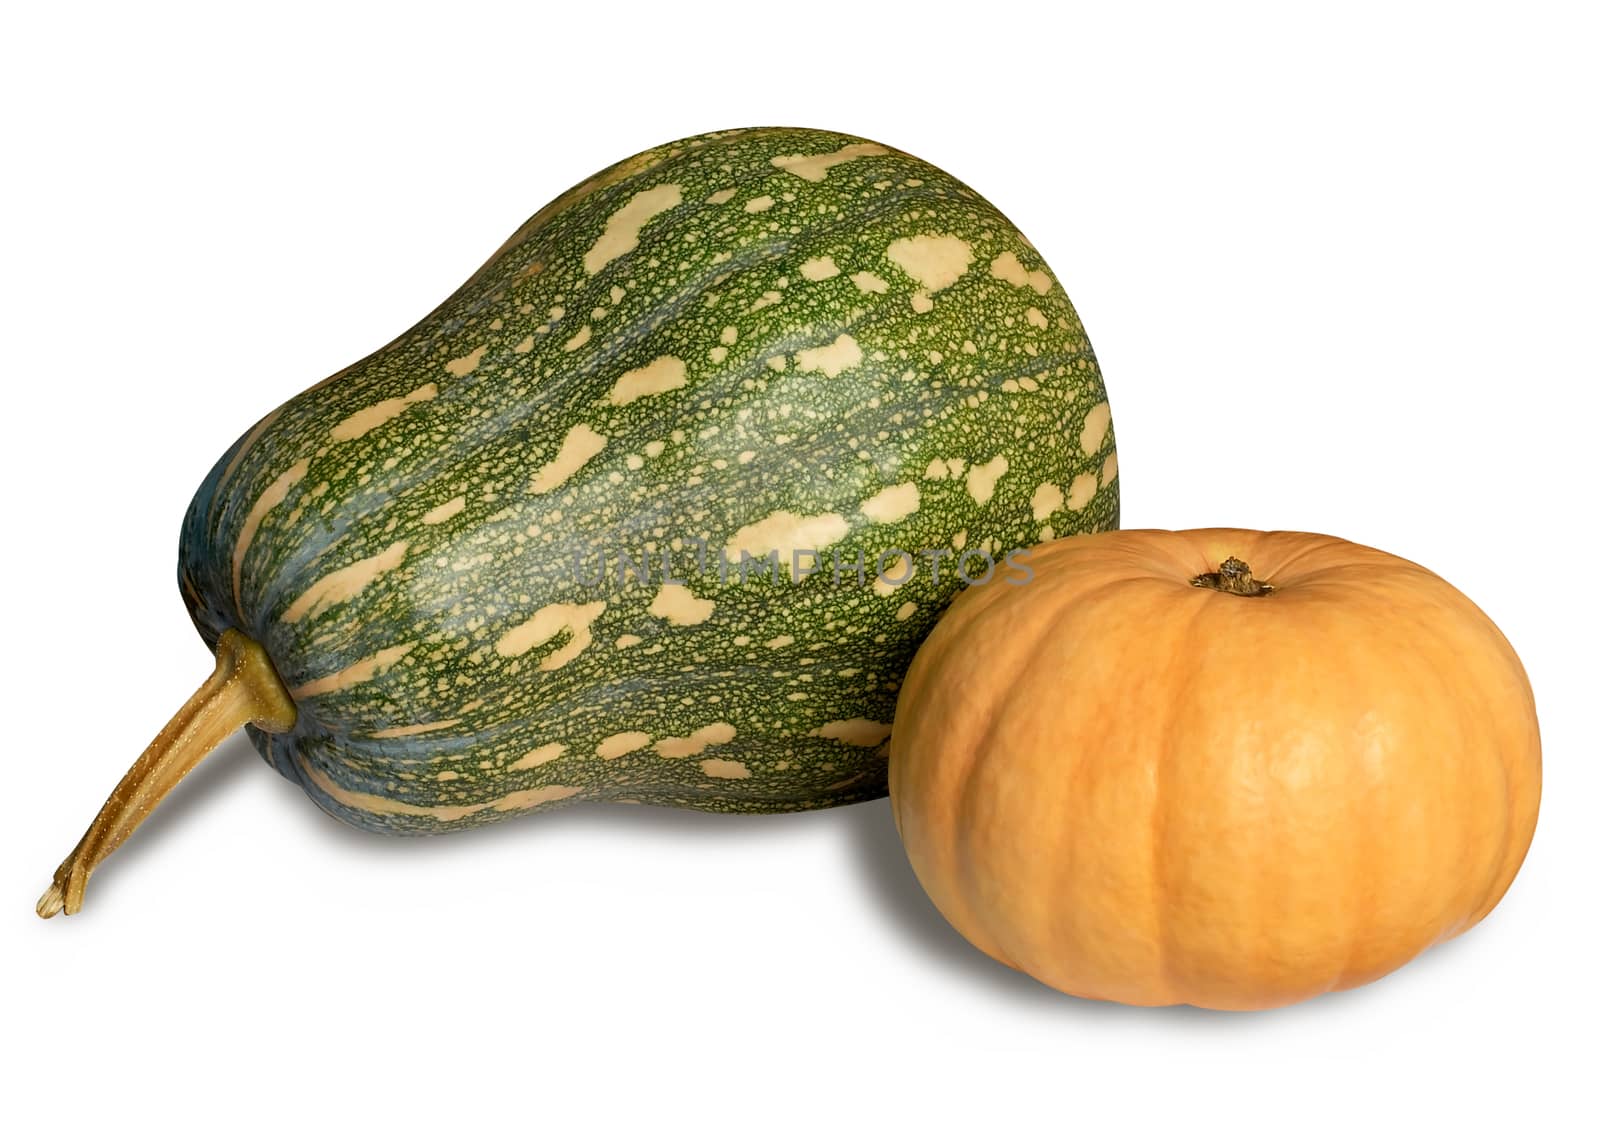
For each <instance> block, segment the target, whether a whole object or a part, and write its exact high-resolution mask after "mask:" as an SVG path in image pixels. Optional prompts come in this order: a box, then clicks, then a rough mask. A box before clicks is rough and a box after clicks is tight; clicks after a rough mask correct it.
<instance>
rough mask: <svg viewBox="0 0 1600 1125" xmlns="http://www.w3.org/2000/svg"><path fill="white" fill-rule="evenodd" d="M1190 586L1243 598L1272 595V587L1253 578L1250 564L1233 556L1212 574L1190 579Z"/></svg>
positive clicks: (1198, 575)
mask: <svg viewBox="0 0 1600 1125" xmlns="http://www.w3.org/2000/svg"><path fill="white" fill-rule="evenodd" d="M1189 585H1191V586H1199V587H1201V588H1202V589H1206V590H1221V591H1222V592H1223V593H1224V594H1236V595H1237V596H1239V597H1241V598H1260V597H1264V596H1266V595H1267V594H1270V593H1272V587H1271V586H1269V585H1267V584H1266V583H1265V582H1257V581H1256V580H1255V578H1254V577H1252V575H1251V574H1250V564H1248V563H1246V562H1245V561H1244V560H1242V559H1236V558H1234V557H1233V556H1232V555H1229V556H1228V557H1227V558H1226V559H1224V560H1223V562H1222V565H1221V566H1219V567H1217V569H1216V570H1214V571H1212V572H1211V573H1209V574H1197V575H1195V576H1194V577H1193V578H1191V579H1189Z"/></svg>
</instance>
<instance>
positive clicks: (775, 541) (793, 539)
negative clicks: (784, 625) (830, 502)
mask: <svg viewBox="0 0 1600 1125" xmlns="http://www.w3.org/2000/svg"><path fill="white" fill-rule="evenodd" d="M849 533H850V524H849V521H847V520H846V519H845V518H844V517H843V516H841V515H838V514H836V513H833V512H825V513H822V514H821V515H814V516H808V515H802V514H800V513H799V512H773V513H772V514H771V515H769V516H766V517H765V518H763V519H759V520H757V521H756V522H754V523H749V524H745V526H743V527H741V528H740V529H739V530H738V531H735V532H734V533H733V535H732V536H731V537H729V539H728V542H727V544H726V546H724V547H723V549H722V554H723V557H724V558H725V559H727V560H728V562H729V564H731V565H734V566H737V565H738V564H739V560H740V559H741V557H742V555H741V552H745V553H748V554H749V556H750V558H751V559H756V560H759V559H763V558H766V557H768V556H770V555H771V554H772V552H773V551H776V552H778V566H779V568H780V569H782V568H785V567H792V566H793V565H794V556H795V552H796V551H817V552H819V553H820V552H821V551H822V550H823V548H825V547H831V546H833V545H834V544H835V543H837V542H839V540H841V539H843V538H844V537H845V536H846V535H848V534H849Z"/></svg>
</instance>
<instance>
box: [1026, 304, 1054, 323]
mask: <svg viewBox="0 0 1600 1125" xmlns="http://www.w3.org/2000/svg"><path fill="white" fill-rule="evenodd" d="M1027 318H1028V323H1029V324H1031V325H1033V326H1034V327H1035V328H1049V327H1050V318H1049V317H1047V316H1045V315H1044V313H1042V312H1040V311H1039V310H1038V309H1036V308H1033V307H1031V306H1030V307H1029V308H1028V312H1027Z"/></svg>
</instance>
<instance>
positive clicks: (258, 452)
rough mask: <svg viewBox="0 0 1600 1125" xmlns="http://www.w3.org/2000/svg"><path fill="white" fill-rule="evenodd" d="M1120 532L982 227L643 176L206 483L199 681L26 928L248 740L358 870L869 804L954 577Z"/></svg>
mask: <svg viewBox="0 0 1600 1125" xmlns="http://www.w3.org/2000/svg"><path fill="white" fill-rule="evenodd" d="M1116 522H1117V485H1116V454H1115V452H1114V445H1113V440H1112V435H1111V429H1110V412H1109V408H1108V406H1107V404H1106V399H1105V392H1104V389H1103V388H1102V386H1101V382H1100V374H1099V370H1098V368H1097V366H1096V364H1095V359H1094V355H1093V353H1092V352H1091V351H1090V348H1089V342H1088V340H1087V339H1085V337H1084V334H1083V329H1082V327H1081V326H1080V324H1079V322H1078V318H1077V316H1076V314H1075V313H1074V311H1073V308H1072V305H1071V304H1070V303H1069V302H1068V300H1067V296H1066V294H1065V293H1063V292H1062V290H1061V287H1060V285H1059V284H1058V283H1057V282H1056V280H1055V279H1054V277H1053V276H1052V275H1051V273H1050V271H1049V270H1048V268H1047V267H1046V266H1045V264H1044V262H1043V261H1042V260H1041V259H1040V257H1039V255H1038V254H1037V253H1036V252H1035V251H1034V249H1033V248H1032V246H1031V245H1030V244H1029V243H1028V242H1027V241H1026V240H1025V239H1024V238H1023V237H1022V236H1021V235H1020V234H1019V233H1018V232H1017V230H1016V229H1015V228H1014V227H1013V226H1012V225H1011V224H1010V223H1009V222H1008V221H1007V220H1006V219H1005V217H1004V216H1002V215H1001V214H1000V213H999V212H998V211H996V210H995V209H994V208H993V207H992V206H990V205H989V204H988V203H986V202H985V201H984V200H983V199H982V198H980V197H979V196H978V195H977V194H976V193H975V192H973V191H972V190H971V189H970V188H968V187H966V186H965V185H963V184H962V183H960V182H959V181H957V180H955V179H954V178H952V177H951V176H949V175H947V174H945V173H943V172H941V171H940V170H939V169H937V168H934V167H932V166H930V165H928V164H926V163H924V162H922V161H920V160H917V159H915V158H913V157H911V156H908V155H906V154H905V153H902V152H898V151H896V150H894V149H891V148H889V147H887V146H884V145H880V144H875V143H872V142H869V141H865V140H862V139H860V138H857V137H851V136H845V135H841V134H836V133H826V132H818V131H813V130H805V129H745V130H737V131H733V132H727V133H716V134H708V135H705V136H699V137H694V138H690V139H687V140H683V141H678V142H676V143H673V144H669V145H664V146H662V147H660V148H655V149H651V150H649V151H647V152H643V153H640V154H639V155H637V156H635V157H632V158H631V159H628V160H625V161H623V162H621V163H619V164H617V165H614V166H613V167H611V168H608V169H606V170H605V171H603V172H601V173H599V174H598V175H596V176H594V177H592V178H590V179H588V180H586V181H584V182H583V183H582V184H580V185H579V186H577V187H575V188H573V189H572V190H570V191H568V192H567V193H566V194H564V195H562V196H561V197H560V198H558V199H556V200H555V201H554V202H553V203H551V204H550V205H549V206H547V207H545V208H544V209H543V210H542V211H540V212H539V213H538V214H537V215H535V216H534V217H533V218H532V219H530V220H529V221H528V222H527V223H526V224H525V225H524V226H523V227H522V228H521V229H520V230H519V231H517V233H516V234H515V235H514V236H513V237H512V238H511V240H510V241H509V242H507V243H506V244H505V246H503V247H502V248H501V249H500V250H499V252H497V253H496V254H495V255H494V257H493V258H491V259H490V261H489V262H488V263H487V264H486V265H484V266H483V268H482V269H480V270H479V271H478V272H477V273H476V274H475V275H474V276H473V277H472V278H471V279H470V280H468V281H467V283H466V284H465V285H463V286H462V287H461V288H460V289H459V290H458V291H457V292H456V293H455V294H454V295H452V296H451V297H450V298H449V299H448V300H447V301H446V302H445V303H444V304H443V305H441V306H440V307H439V308H438V309H437V310H436V311H434V312H433V313H432V314H431V315H429V316H428V317H427V318H425V319H424V320H423V321H421V322H420V323H419V324H417V325H416V326H415V327H413V328H411V329H410V330H409V331H407V332H406V333H404V334H403V335H402V336H400V337H399V338H398V339H396V340H395V341H394V342H393V343H391V344H389V345H388V346H387V347H384V348H382V349H381V350H379V351H377V352H375V353H373V354H372V355H371V356H369V357H367V358H366V359H364V360H362V361H360V362H359V363H356V364H354V365H353V366H351V367H350V368H348V369H346V370H344V371H342V372H340V373H338V374H337V375H335V376H333V377H332V378H330V379H328V380H326V381H324V382H322V383H320V384H318V385H317V386H315V387H313V388H311V389H310V390H308V391H306V392H304V393H303V394H300V395H298V396H296V397H295V398H293V399H291V400H290V401H289V402H288V403H286V404H285V405H284V406H283V407H282V408H281V409H278V410H275V411H273V412H272V413H271V414H269V415H268V416H267V417H266V418H264V419H262V420H261V421H260V422H259V423H258V424H257V425H256V426H255V427H254V428H253V429H251V430H250V431H249V432H248V433H247V434H245V435H244V436H243V437H242V438H240V439H239V440H238V441H237V442H235V443H234V445H233V447H232V448H231V449H229V450H228V451H227V452H226V453H225V454H224V456H223V457H222V458H221V460H219V461H218V462H217V465H216V467H215V468H214V469H213V470H212V471H211V473H210V475H209V476H207V477H206V479H205V481H204V483H203V484H202V485H201V487H200V490H199V492H198V494H197V495H196V496H195V498H194V502H193V504H192V506H191V507H190V509H189V512H188V516H187V518H186V519H185V521H184V526H183V534H182V543H181V554H180V560H179V580H180V583H181V587H182V591H183V595H184V598H185V601H186V602H187V604H188V607H189V611H190V613H191V614H192V616H193V618H194V621H195V624H196V625H197V626H198V628H199V631H200V633H201V635H202V636H203V637H204V639H205V640H206V642H207V643H208V644H210V645H212V646H214V647H216V648H217V649H218V672H217V674H216V676H214V677H213V679H212V680H210V681H208V682H207V686H206V687H205V688H202V690H201V693H200V694H199V695H198V696H197V697H196V700H195V701H193V702H192V703H191V705H190V707H188V708H186V709H185V711H184V712H181V713H180V714H179V716H177V718H175V719H174V725H173V726H172V727H169V729H168V730H167V731H164V732H163V734H162V736H161V737H160V738H158V739H157V742H156V744H155V745H154V746H152V748H151V750H150V751H149V753H148V754H147V756H146V758H145V759H141V761H140V763H139V765H138V766H136V767H135V769H134V771H133V772H132V773H130V775H129V777H128V779H127V780H125V782H124V785H123V786H122V787H120V788H119V790H118V792H117V793H116V794H114V795H113V798H112V800H111V802H110V803H108V806H107V809H106V810H105V811H104V812H103V813H102V815H101V818H100V820H98V821H97V822H96V825H95V827H94V828H93V829H91V831H90V833H89V835H87V836H86V837H85V838H84V841H83V843H82V844H80V845H79V848H78V850H77V851H76V852H74V853H73V856H72V857H71V858H69V860H68V861H67V862H66V863H65V864H63V865H62V867H61V870H60V871H59V872H58V874H57V878H56V881H55V884H54V885H53V886H52V888H51V890H50V891H49V892H48V893H47V894H46V896H45V899H44V900H43V901H42V902H41V904H40V905H41V910H42V911H43V912H45V913H50V912H53V911H54V910H56V909H58V908H59V907H61V906H62V905H65V907H66V909H67V910H68V911H72V910H75V909H77V906H78V903H79V902H80V901H81V898H82V894H83V887H84V883H85V881H86V880H87V877H88V872H89V870H90V869H91V868H92V867H93V866H94V864H95V863H97V862H98V861H99V860H100V859H101V858H103V857H104V855H105V854H106V853H107V852H108V851H109V850H110V849H111V848H112V847H115V846H116V844H117V843H119V842H120V841H121V839H122V838H123V837H125V836H126V834H127V833H128V832H129V831H131V830H132V827H133V826H134V825H135V824H137V822H138V818H139V817H140V816H141V815H143V813H144V812H145V811H147V810H148V808H149V807H151V805H153V804H154V802H155V801H156V800H159V799H160V796H161V794H162V793H164V792H165V791H166V790H167V789H169V788H170V787H171V785H172V784H175V783H176V781H177V780H178V778H179V777H181V776H182V773H183V771H184V770H185V769H187V768H188V766H189V765H190V764H192V762H193V761H194V760H195V759H196V758H197V757H198V756H199V755H200V754H202V753H204V752H205V750H206V749H208V748H209V746H210V745H213V744H214V743H215V742H216V741H217V740H218V739H220V738H221V737H222V736H223V735H224V734H226V733H227V731H228V730H231V729H234V728H236V727H237V726H239V725H240V724H242V723H246V722H248V723H250V724H251V726H250V734H251V737H252V738H253V739H254V741H255V743H256V746H257V747H258V748H259V750H260V752H261V753H262V754H263V755H264V756H265V757H266V758H267V760H268V761H269V762H271V763H272V764H273V765H274V766H276V767H277V769H278V770H280V771H281V772H282V773H283V774H284V775H285V776H287V777H288V778H290V779H291V780H293V781H294V782H296V783H297V784H299V785H301V786H303V787H304V788H305V790H306V792H307V793H309V794H310V795H311V797H312V799H314V800H315V801H316V802H317V803H318V804H319V805H321V806H322V807H323V808H324V809H326V810H327V811H328V812H330V813H332V814H333V815H335V816H337V817H339V818H341V819H343V820H346V821H349V822H351V823H353V824H356V825H359V826H361V827H363V828H368V829H374V830H378V831H383V832H402V833H423V832H438V831H443V830H447V829H457V828H466V827H470V826H472V825H477V824H482V823H485V822H487V821H491V820H496V819H499V818H503V817H506V816H510V815H513V814H517V813H521V812H524V811H526V810H529V809H535V808H547V807H551V806H555V805H559V804H562V803H565V802H571V801H586V800H601V801H604V800H628V801H640V802H649V803H656V804H668V805H680V806H687V807H691V808H697V809H709V810H718V811H730V812H776V811H784V810H793V809H809V808H817V807H821V806H825V805H833V804H839V803H842V802H848V801H859V800H864V799H867V798H872V797H877V796H881V795H882V794H883V792H884V788H885V780H886V779H885V775H886V764H885V760H884V753H885V749H884V746H883V743H884V741H885V739H886V737H887V735H888V730H889V723H890V720H891V717H892V715H893V709H894V698H895V692H896V689H897V688H898V686H899V680H900V677H901V675H902V673H903V672H904V670H905V667H906V665H907V663H908V662H909V660H910V658H911V655H912V653H913V652H914V651H915V649H916V646H917V644H918V643H919V642H920V641H921V640H922V638H923V637H924V636H925V635H926V633H927V631H928V629H929V627H930V626H931V623H932V622H933V620H934V618H935V617H936V615H937V613H938V612H939V610H940V609H941V607H942V606H943V605H944V604H945V602H946V601H947V600H948V599H949V598H950V597H951V596H952V595H953V594H954V592H955V591H956V590H957V589H958V588H959V587H960V585H961V582H962V574H963V573H964V574H966V575H969V576H970V575H975V574H977V573H980V572H981V571H982V570H983V569H984V568H985V565H986V564H985V563H984V562H983V560H982V559H981V558H974V557H970V556H973V555H975V554H979V553H987V554H988V555H989V556H991V557H998V556H999V555H1001V554H1003V553H1004V552H1005V551H1006V550H1007V549H1009V548H1013V547H1020V546H1024V545H1027V544H1031V543H1035V542H1037V541H1039V540H1040V539H1042V538H1048V537H1051V536H1057V535H1067V534H1070V533H1073V532H1078V531H1084V530H1091V529H1102V528H1108V527H1112V526H1115V524H1116ZM924 552H926V554H925V553H924ZM963 554H966V555H967V556H969V557H967V558H965V559H963V558H962V557H961V556H963ZM941 563H942V564H943V565H942V569H940V564H941ZM746 564H749V565H746ZM958 567H959V569H958ZM936 570H938V574H937V577H935V571H936Z"/></svg>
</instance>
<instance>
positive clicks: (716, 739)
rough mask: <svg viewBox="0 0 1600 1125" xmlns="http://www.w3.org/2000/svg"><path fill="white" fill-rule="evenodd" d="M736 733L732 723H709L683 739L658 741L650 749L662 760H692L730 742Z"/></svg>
mask: <svg viewBox="0 0 1600 1125" xmlns="http://www.w3.org/2000/svg"><path fill="white" fill-rule="evenodd" d="M738 733H739V732H738V731H737V730H735V729H734V726H733V724H732V723H711V724H709V725H707V726H703V727H701V728H700V729H699V730H697V731H694V732H693V733H692V734H689V735H687V736H685V737H683V738H663V739H660V740H658V741H657V742H656V744H655V745H654V746H652V747H651V748H650V749H652V750H654V751H655V752H656V753H657V754H659V755H661V756H662V757H663V758H692V757H694V756H695V755H696V754H700V753H704V752H705V750H706V749H707V748H709V747H712V746H723V745H725V744H727V743H729V742H732V741H733V736H734V735H736V734H738Z"/></svg>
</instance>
